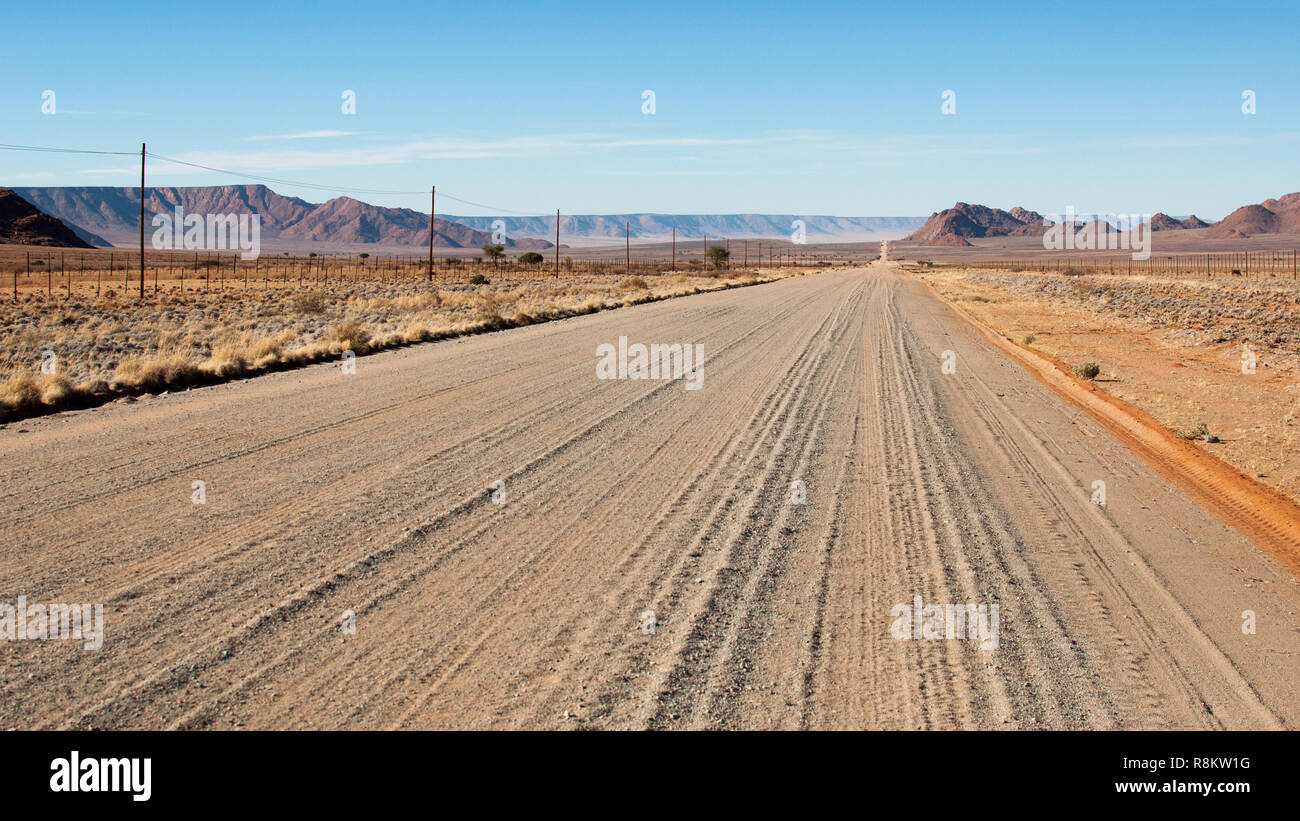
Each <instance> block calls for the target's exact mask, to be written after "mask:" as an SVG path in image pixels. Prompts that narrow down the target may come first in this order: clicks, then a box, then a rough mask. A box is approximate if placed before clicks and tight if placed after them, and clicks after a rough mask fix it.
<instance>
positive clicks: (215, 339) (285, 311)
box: [0, 269, 802, 418]
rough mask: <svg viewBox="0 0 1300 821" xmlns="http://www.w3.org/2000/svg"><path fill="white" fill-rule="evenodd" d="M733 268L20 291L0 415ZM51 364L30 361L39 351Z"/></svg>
mask: <svg viewBox="0 0 1300 821" xmlns="http://www.w3.org/2000/svg"><path fill="white" fill-rule="evenodd" d="M799 273H802V272H800V271H797V270H794V269H785V270H775V271H763V272H762V275H761V276H760V275H759V274H757V273H753V272H739V273H738V274H736V275H735V276H729V277H713V276H695V275H681V274H678V275H673V276H652V275H647V276H644V277H643V276H632V277H625V278H621V279H620V278H616V277H613V276H598V275H592V274H576V275H569V276H564V277H557V278H539V277H530V278H512V275H511V274H509V273H507V272H502V273H497V274H494V276H493V278H492V281H491V282H489V283H487V284H482V285H472V284H470V283H469V282H468V280H466V279H464V278H461V279H458V280H455V281H443V282H435V283H432V284H430V283H426V282H422V281H419V280H406V281H397V282H384V281H360V282H343V283H335V284H333V285H329V286H320V285H308V286H305V287H302V288H290V287H281V288H268V289H261V290H259V289H256V288H247V289H245V288H233V289H227V290H225V291H218V290H207V289H206V288H205V289H204V290H185V291H180V290H172V291H163V292H161V293H159V294H158V295H155V296H149V297H147V298H146V299H145V300H144V301H143V302H137V301H135V300H132V299H126V298H121V297H116V296H114V297H108V296H107V295H103V296H100V297H97V298H96V297H86V296H83V295H81V294H77V293H74V294H73V295H72V296H68V297H62V298H61V297H59V296H58V295H55V296H53V297H50V296H47V295H46V294H44V293H41V292H39V291H37V292H26V293H20V295H19V298H18V299H17V300H16V301H13V300H6V301H5V302H4V303H0V317H2V318H3V319H4V322H3V323H2V324H0V418H20V417H23V416H28V415H31V414H33V413H41V412H45V411H48V410H51V409H56V408H60V407H67V406H75V405H85V404H94V403H96V402H99V401H103V399H104V398H105V397H111V396H114V395H124V394H131V393H140V392H159V391H163V390H171V389H176V388H184V387H189V386H192V385H198V384H204V383H209V382H215V381H220V380H223V379H231V378H236V377H240V376H247V375H251V374H256V373H259V372H265V371H269V370H274V369H277V368H283V367H291V366H295V365H301V364H306V363H309V362H314V361H319V360H321V359H324V358H328V357H336V356H339V355H340V354H341V353H342V352H343V351H352V352H353V353H356V354H364V353H369V352H373V351H378V350H383V349H385V348H390V347H393V346H396V345H404V344H412V343H417V342H426V341H431V340H437V339H444V338H448V337H453V336H459V335H464V334H472V333H482V332H486V331H494V330H500V329H504V328H511V327H518V326H523V325H531V324H534V323H537V322H546V321H549V320H553V319H561V318H564V317H570V316H577V315H580V314H585V313H591V312H594V311H601V310H607V309H611V308H618V307H622V306H625V305H635V304H639V303H642V302H647V301H651V300H656V299H667V298H671V297H676V296H683V295H687V294H693V293H699V292H702V291H709V290H717V289H721V288H729V287H736V286H739V285H747V284H753V283H757V282H766V281H769V280H772V279H780V278H783V277H786V276H791V275H796V274H799ZM47 351H50V352H53V353H54V355H55V356H56V357H57V368H56V372H55V373H53V374H41V373H40V372H39V368H40V364H41V362H42V357H43V356H45V355H47V354H46V352H47Z"/></svg>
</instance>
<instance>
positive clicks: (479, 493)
mask: <svg viewBox="0 0 1300 821" xmlns="http://www.w3.org/2000/svg"><path fill="white" fill-rule="evenodd" d="M620 336H626V337H628V340H629V342H630V343H636V342H641V343H698V344H701V345H703V347H704V353H705V361H704V364H703V367H702V374H703V376H702V384H701V387H700V388H699V389H698V390H686V388H685V383H684V382H683V381H680V380H669V381H664V380H630V379H629V380H617V379H615V380H600V379H597V378H596V364H597V356H596V348H597V346H599V345H601V344H603V343H610V344H617V341H618V337H620ZM946 351H949V352H951V353H952V356H945V352H946ZM945 362H950V363H952V364H953V366H954V368H955V372H953V373H945V372H944V367H943V365H944V363H945ZM355 364H356V372H355V373H354V374H348V373H345V372H344V371H343V369H341V368H340V367H339V365H338V364H334V365H318V366H313V367H310V368H306V369H302V370H298V371H291V372H283V373H278V374H274V375H270V376H264V377H259V378H256V379H253V380H248V381H243V382H233V383H229V384H225V385H219V386H214V387H209V388H203V389H197V390H193V391H189V392H185V393H180V394H172V395H168V396H162V397H157V398H151V399H146V400H143V401H140V402H134V403H125V402H118V403H114V404H112V405H108V406H105V407H101V408H96V409H91V410H86V411H80V412H74V413H66V414H60V415H55V416H50V417H45V418H41V419H35V420H29V421H26V422H21V423H15V424H11V425H9V426H7V427H5V428H4V429H3V430H0V497H2V498H3V500H4V501H3V505H2V506H0V602H7V603H9V604H10V605H13V604H16V601H17V597H18V596H25V597H26V600H27V601H28V602H29V603H31V602H60V603H81V602H86V603H102V604H103V606H104V641H103V647H102V648H101V649H99V650H87V649H84V647H83V646H82V643H81V642H78V641H67V640H64V641H39V640H28V641H5V642H3V643H0V652H3V653H4V661H3V665H2V668H0V669H2V670H3V681H2V682H0V691H2V695H0V727H3V728H9V727H18V728H44V727H53V728H58V727H65V728H86V727H95V728H123V727H147V728H177V727H182V728H217V729H223V728H224V729H229V728H310V727H317V728H335V727H354V728H362V727H365V728H372V727H373V728H444V727H463V728H646V727H649V728H713V727H724V728H859V727H864V728H995V729H996V728H1215V727H1225V728H1278V727H1290V728H1296V727H1297V726H1300V697H1298V695H1300V676H1298V675H1297V672H1298V671H1300V632H1298V630H1297V626H1298V625H1300V617H1298V616H1297V614H1298V613H1300V587H1297V582H1296V579H1295V578H1294V577H1293V576H1292V575H1291V574H1289V573H1288V572H1286V571H1285V570H1284V569H1282V568H1281V567H1280V566H1279V565H1278V564H1277V562H1276V561H1274V560H1273V559H1272V558H1271V557H1270V556H1269V555H1267V554H1266V553H1264V552H1262V551H1261V550H1259V549H1258V548H1256V547H1255V546H1254V545H1252V544H1251V543H1250V542H1248V541H1246V540H1245V539H1244V538H1243V537H1242V536H1240V535H1238V534H1237V533H1236V532H1235V531H1234V530H1231V529H1229V528H1228V527H1226V526H1225V525H1224V524H1222V523H1221V522H1220V521H1218V520H1217V519H1215V518H1214V517H1213V516H1211V515H1210V514H1209V513H1206V512H1204V511H1203V510H1201V509H1200V508H1198V507H1197V506H1196V505H1195V504H1194V503H1193V502H1192V501H1190V500H1189V499H1188V498H1187V497H1186V496H1184V495H1182V494H1181V493H1180V492H1179V491H1177V490H1175V489H1174V488H1173V487H1172V486H1171V485H1170V484H1168V483H1167V482H1166V481H1164V480H1163V479H1161V478H1159V477H1158V476H1156V475H1155V474H1154V473H1153V472H1151V471H1150V470H1149V469H1147V468H1146V467H1144V466H1143V465H1142V464H1140V463H1137V461H1136V459H1135V457H1133V456H1132V455H1131V454H1130V453H1129V452H1128V451H1126V450H1125V449H1124V448H1123V447H1122V446H1120V445H1119V444H1118V443H1116V442H1115V441H1114V440H1113V439H1111V438H1110V437H1109V435H1108V434H1107V433H1105V432H1104V431H1103V430H1102V429H1101V428H1100V427H1099V426H1097V425H1096V424H1094V423H1093V422H1092V421H1090V419H1089V418H1088V417H1087V416H1085V415H1084V414H1082V413H1081V412H1080V411H1078V410H1077V409H1075V408H1074V407H1072V406H1070V405H1068V404H1066V403H1065V402H1064V401H1063V400H1061V399H1059V398H1058V397H1056V396H1055V395H1053V394H1051V393H1050V392H1049V391H1048V389H1047V388H1045V387H1043V386H1042V385H1041V384H1040V383H1038V382H1036V381H1035V380H1034V379H1032V378H1031V377H1030V376H1029V375H1027V374H1026V373H1025V372H1024V371H1023V370H1022V369H1021V368H1020V367H1019V366H1017V365H1015V364H1014V363H1012V362H1011V361H1009V360H1008V359H1006V358H1005V356H1003V355H1002V354H1000V353H998V352H997V351H995V350H994V349H993V348H992V347H990V346H989V344H988V343H987V342H985V341H983V340H982V339H981V338H980V337H979V335H978V334H977V333H975V332H974V331H973V330H972V329H971V328H969V327H968V326H967V325H965V324H964V323H963V322H961V321H960V320H958V319H956V318H955V317H954V316H953V315H952V314H951V313H950V312H949V311H948V309H947V308H945V307H944V306H943V305H941V304H940V303H939V302H937V301H936V300H935V299H934V297H932V296H930V295H929V294H928V293H927V292H926V291H925V290H924V288H923V287H922V286H921V285H919V284H918V283H917V282H915V281H913V280H911V279H909V278H907V277H904V276H902V275H900V274H897V273H895V272H893V271H891V270H889V269H888V268H885V267H881V266H877V267H874V268H870V269H862V270H855V271H848V272H834V273H826V274H821V275H817V276H810V277H803V278H798V279H793V280H785V281H780V282H776V283H773V284H768V285H762V286H757V287H752V288H744V289H739V290H734V291H728V292H724V293H716V294H704V295H698V296H693V297H687V298H683V299H678V300H673V301H668V302H662V303H655V304H649V305H643V306H638V307H633V308H627V309H621V310H617V311H612V312H607V313H600V314H595V315H591V316H586V317H581V318H577V319H572V320H565V321H561V322H555V323H550V324H545V325H537V326H532V327H527V328H522V329H516V330H511V331H505V332H501V333H495V334H489V335H484V336H478V337H473V338H468V339H463V340H460V341H454V342H442V343H436V344H426V345H419V346H414V347H411V348H407V349H403V350H398V351H392V352H388V353H383V354H379V355H375V356H370V357H363V358H360V359H357V360H355ZM1096 481H1102V482H1104V483H1105V493H1106V498H1105V502H1106V504H1105V505H1104V506H1102V505H1099V504H1096V503H1094V500H1093V497H1094V493H1095V486H1094V482H1096ZM195 482H203V483H204V485H203V486H202V489H203V492H204V494H205V499H204V503H203V504H196V503H195V498H196V494H197V492H198V491H197V490H196V487H195ZM496 482H500V483H503V484H496V485H494V483H496ZM796 482H802V483H803V484H802V486H800V485H795V484H793V483H796ZM494 489H495V490H496V493H495V494H494V492H493V490H494ZM801 492H802V493H803V502H804V503H803V504H798V503H796V500H797V499H798V497H799V494H800V493H801ZM917 597H920V599H921V601H922V602H923V604H927V605H928V604H939V605H945V604H974V605H976V606H981V605H983V606H986V607H991V606H992V605H997V607H998V621H997V625H998V630H997V633H996V642H995V644H996V647H993V646H991V644H992V643H990V642H983V643H982V642H980V641H979V640H977V639H975V640H973V639H971V638H965V639H961V638H928V639H927V638H920V639H918V638H915V637H914V634H912V633H909V632H903V633H902V635H903V636H904V637H903V638H896V637H894V635H893V632H894V631H891V627H892V626H893V625H894V622H895V620H896V618H897V614H898V613H899V612H900V611H898V610H896V609H895V608H896V606H898V605H906V606H909V607H910V606H912V605H914V604H915V602H916V598H917ZM1246 611H1251V613H1253V614H1254V622H1255V632H1254V633H1253V634H1251V633H1248V632H1244V631H1243V623H1244V622H1245V621H1246V619H1247V618H1248V617H1247V616H1244V615H1243V614H1244V613H1245V612H1246ZM650 613H653V617H651V616H650V615H649V614H650ZM349 614H350V615H351V616H352V617H353V618H352V620H351V621H349V619H348V616H349ZM349 624H354V625H355V631H354V632H353V631H350V630H348V629H346V628H347V627H348V625H349Z"/></svg>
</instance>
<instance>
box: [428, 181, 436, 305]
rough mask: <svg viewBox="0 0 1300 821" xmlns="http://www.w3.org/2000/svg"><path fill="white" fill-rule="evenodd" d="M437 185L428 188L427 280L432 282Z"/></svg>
mask: <svg viewBox="0 0 1300 821" xmlns="http://www.w3.org/2000/svg"><path fill="white" fill-rule="evenodd" d="M437 199H438V186H436V185H435V186H433V187H431V188H430V189H429V281H430V282H433V209H434V206H435V205H436V204H437Z"/></svg>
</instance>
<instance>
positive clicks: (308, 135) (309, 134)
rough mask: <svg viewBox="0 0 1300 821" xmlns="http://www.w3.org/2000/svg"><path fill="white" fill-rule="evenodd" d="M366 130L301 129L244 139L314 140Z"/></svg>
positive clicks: (351, 135) (257, 140) (349, 134)
mask: <svg viewBox="0 0 1300 821" xmlns="http://www.w3.org/2000/svg"><path fill="white" fill-rule="evenodd" d="M365 133H368V132H365V131H336V130H329V129H327V130H322V131H299V132H298V133H296V134H262V135H257V136H253V137H245V138H244V140H245V141H247V142H250V143H255V142H263V141H265V140H314V139H319V138H322V137H354V136H356V135H358V134H365Z"/></svg>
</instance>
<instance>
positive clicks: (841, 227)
mask: <svg viewBox="0 0 1300 821" xmlns="http://www.w3.org/2000/svg"><path fill="white" fill-rule="evenodd" d="M448 219H453V220H455V221H457V222H460V223H463V224H465V225H468V226H470V227H471V228H477V229H479V230H481V231H492V230H495V226H494V225H493V223H494V222H496V221H497V220H501V221H503V222H504V223H505V230H506V235H507V236H511V237H514V236H532V237H547V238H549V239H551V240H552V241H554V239H555V217H553V216H549V217H547V216H544V217H452V216H449V217H448ZM797 220H802V221H803V231H804V234H805V236H806V238H807V240H808V242H867V241H875V240H882V239H897V238H898V237H901V236H902V235H904V234H906V233H907V232H908V231H912V230H915V229H916V228H917V227H918V226H919V225H921V223H922V222H924V221H925V218H924V217H832V216H824V215H808V214H649V213H637V214H576V215H562V216H561V217H560V243H561V244H564V245H610V244H615V243H620V242H623V239H624V236H625V235H624V232H625V231H630V233H631V239H632V240H633V241H634V242H668V241H670V240H671V239H672V238H673V229H676V231H677V239H679V240H685V239H701V238H703V237H705V236H708V237H713V238H716V239H722V238H724V237H725V238H727V239H753V238H758V237H773V238H779V237H790V236H791V235H793V234H794V232H795V231H796V230H798V227H797V226H796V224H795V223H796V221H797Z"/></svg>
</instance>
